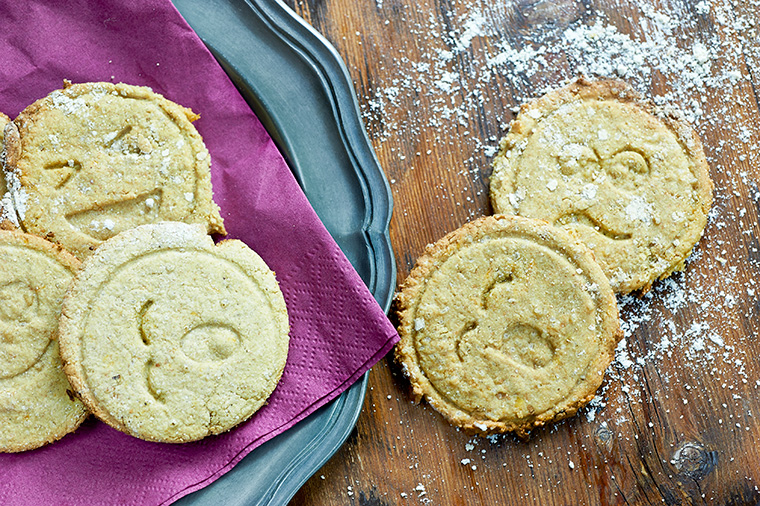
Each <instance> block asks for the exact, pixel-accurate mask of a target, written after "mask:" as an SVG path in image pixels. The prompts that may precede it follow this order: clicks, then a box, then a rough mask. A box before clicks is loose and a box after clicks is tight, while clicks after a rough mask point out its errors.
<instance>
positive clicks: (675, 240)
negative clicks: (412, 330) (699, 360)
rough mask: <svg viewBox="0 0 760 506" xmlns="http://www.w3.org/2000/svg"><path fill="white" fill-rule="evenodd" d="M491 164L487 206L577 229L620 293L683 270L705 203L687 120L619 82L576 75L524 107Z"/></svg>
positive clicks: (702, 163) (704, 173)
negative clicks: (572, 79)
mask: <svg viewBox="0 0 760 506" xmlns="http://www.w3.org/2000/svg"><path fill="white" fill-rule="evenodd" d="M493 166H494V170H493V174H492V175H491V188H490V196H491V203H492V205H493V208H494V211H495V212H496V213H506V214H517V215H520V216H525V217H528V218H538V219H542V220H545V221H548V222H549V223H552V224H554V225H556V226H558V227H562V228H566V229H572V230H574V231H575V232H577V233H578V234H580V236H581V237H582V238H583V241H584V242H585V243H586V244H587V245H588V246H589V247H590V248H591V249H592V250H593V251H594V254H595V256H596V259H597V261H598V262H599V264H600V265H601V266H602V269H603V270H604V272H605V274H607V276H608V278H609V279H610V283H611V284H612V287H613V289H615V291H616V292H620V293H627V292H630V291H632V290H638V289H648V288H649V287H650V286H651V284H652V283H653V282H654V281H656V280H657V279H661V278H664V277H666V276H668V275H670V274H671V273H672V272H674V271H676V270H680V269H682V268H683V266H684V262H685V260H686V258H687V257H688V256H689V254H690V253H691V250H692V249H693V247H694V245H695V244H696V243H697V242H698V241H699V239H700V237H701V235H702V232H703V230H704V228H705V224H706V223H707V214H708V211H709V208H710V205H711V202H712V182H711V180H710V177H709V168H708V166H707V162H706V160H705V155H704V151H703V148H702V144H701V142H700V141H699V138H698V137H697V135H696V134H695V133H694V131H693V130H692V128H691V127H690V126H689V125H688V124H687V123H686V122H685V121H683V120H681V119H679V118H678V117H677V116H676V115H674V114H672V113H671V114H667V113H665V112H663V110H659V109H656V108H655V107H654V106H652V105H651V104H649V103H647V102H645V101H644V100H642V99H641V98H640V97H639V95H638V94H637V93H636V92H635V91H634V90H633V89H632V88H630V87H629V86H628V85H627V84H625V83H623V82H619V81H596V82H590V81H586V80H584V79H580V80H578V81H576V82H574V83H572V84H570V85H569V86H567V87H564V88H561V89H559V90H555V91H552V92H549V93H547V94H546V95H544V96H543V97H541V98H539V99H537V100H534V101H532V102H530V103H528V104H526V105H524V106H523V107H522V108H521V110H520V113H519V114H518V116H517V118H516V119H515V121H514V122H513V123H512V125H511V127H510V131H509V133H508V134H507V136H506V137H504V138H503V139H502V140H501V143H500V149H499V153H498V154H497V156H496V158H495V159H494V164H493Z"/></svg>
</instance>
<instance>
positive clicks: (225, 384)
mask: <svg viewBox="0 0 760 506" xmlns="http://www.w3.org/2000/svg"><path fill="white" fill-rule="evenodd" d="M60 328H61V331H60V334H61V335H60V346H61V356H62V358H63V361H64V369H65V371H66V374H67V375H68V376H69V379H70V381H71V384H72V385H73V387H74V390H75V392H76V394H77V395H78V396H79V397H80V398H81V399H82V400H83V401H84V403H85V404H86V405H87V406H88V407H89V408H90V409H91V410H92V412H93V413H94V414H95V415H96V416H98V417H99V418H100V419H101V420H103V421H105V422H106V423H108V424H109V425H111V426H113V427H115V428H116V429H119V430H121V431H123V432H126V433H128V434H131V435H133V436H136V437H139V438H141V439H146V440H149V441H159V442H170V443H182V442H187V441H195V440H198V439H201V438H203V437H205V436H208V435H211V434H219V433H221V432H224V431H226V430H228V429H230V428H232V427H234V426H235V425H237V424H239V423H240V422H242V421H244V420H246V419H248V418H249V417H250V416H251V415H252V414H253V413H254V412H255V411H256V410H258V409H259V408H260V407H261V406H262V405H264V403H265V402H266V399H267V398H268V397H269V395H270V394H271V393H272V391H273V390H274V388H275V386H276V385H277V383H278V382H279V379H280V376H281V374H282V371H283V368H284V366H285V361H286V358H287V352H288V331H289V326H288V316H287V312H286V308H285V301H284V299H283V296H282V293H281V292H280V289H279V287H278V285H277V281H276V280H275V276H274V273H273V272H272V271H270V270H269V269H268V268H267V266H266V264H265V263H264V261H263V260H261V258H260V257H259V256H258V255H257V254H256V253H254V252H253V251H252V250H251V249H249V248H248V247H247V246H246V245H245V244H244V243H242V242H240V241H233V240H231V241H223V242H221V243H219V244H218V245H216V246H215V245H214V242H213V241H212V240H211V238H210V237H209V236H208V235H206V231H205V228H204V227H203V226H201V225H186V224H182V223H173V222H166V223H158V224H151V225H143V226H140V227H138V228H135V229H131V230H127V231H125V232H122V233H121V234H119V235H117V236H115V237H114V238H112V239H109V240H108V241H105V242H104V243H103V244H102V245H101V246H100V247H99V248H98V249H97V250H96V252H95V253H94V254H93V255H92V256H90V257H88V258H87V259H86V260H85V262H84V263H83V266H82V269H81V270H80V272H79V273H78V274H77V277H76V278H75V280H74V282H73V283H72V286H71V288H70V290H69V292H68V293H67V295H66V298H65V300H64V305H63V314H62V316H61V327H60Z"/></svg>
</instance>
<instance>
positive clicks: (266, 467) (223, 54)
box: [173, 0, 396, 506]
mask: <svg viewBox="0 0 760 506" xmlns="http://www.w3.org/2000/svg"><path fill="white" fill-rule="evenodd" d="M173 1H174V4H175V6H176V7H177V9H178V10H179V11H180V13H181V14H182V15H183V16H184V18H185V19H186V20H187V22H188V23H189V24H190V25H191V26H192V27H193V29H194V30H195V31H196V33H197V34H198V35H199V36H200V38H201V39H202V40H203V42H204V43H205V44H206V45H207V46H208V47H209V49H210V50H211V51H212V53H214V55H215V56H216V58H217V59H218V60H219V62H220V63H221V64H222V66H223V67H224V69H225V71H226V72H227V73H228V75H229V76H230V77H231V79H232V80H233V82H234V83H235V84H236V86H237V87H238V89H239V90H240V92H241V94H242V95H243V97H244V98H245V99H246V100H247V101H248V103H249V104H250V105H251V108H252V109H253V111H254V112H255V113H256V115H257V116H258V118H259V119H260V120H261V121H262V123H263V124H264V126H265V127H266V128H267V130H268V131H269V134H270V135H271V136H272V138H273V139H274V141H275V143H276V144H277V146H278V147H279V148H280V152H281V153H282V154H283V156H284V157H285V159H286V161H287V163H288V165H289V167H290V168H291V170H292V171H293V173H294V174H295V176H296V178H297V179H298V182H299V183H300V184H301V187H302V188H303V190H304V193H305V194H306V196H307V198H308V199H309V201H310V202H311V204H312V206H313V207H314V209H315V211H316V212H317V214H318V215H319V217H320V219H321V220H322V222H323V223H324V224H325V226H326V227H327V229H328V230H329V231H330V233H331V234H332V236H333V237H334V239H335V240H336V242H337V243H338V245H339V246H340V247H341V249H342V250H343V252H344V253H345V254H346V256H347V257H348V259H349V260H350V261H351V263H352V265H353V266H354V268H355V269H356V270H357V272H358V273H359V275H360V276H361V278H362V279H363V280H364V282H365V283H366V284H367V286H368V287H369V289H370V291H371V292H372V294H373V295H374V297H375V299H376V300H377V301H378V303H379V304H380V305H381V307H383V308H384V309H385V310H386V311H387V310H388V308H389V306H390V302H391V297H392V295H393V290H394V288H395V282H396V268H395V263H394V260H393V252H392V250H391V246H390V240H389V235H388V223H389V221H390V215H391V210H392V201H391V195H390V189H389V187H388V183H387V180H386V179H385V176H384V174H383V171H382V169H381V168H380V166H379V164H378V162H377V159H376V157H375V154H374V152H373V151H372V147H371V144H370V143H369V140H368V139H367V136H366V133H365V130H364V126H363V125H362V122H361V119H360V114H359V109H358V104H357V101H356V97H355V94H354V91H353V86H352V83H351V80H350V77H349V74H348V72H347V70H346V68H345V65H344V64H343V61H342V60H341V58H340V56H339V55H338V54H337V52H336V51H335V49H334V48H333V47H332V46H331V45H330V44H329V43H328V42H327V41H326V40H325V39H323V38H322V37H321V36H320V35H319V34H318V33H317V32H315V31H314V30H313V29H312V28H311V27H309V26H308V25H306V24H305V23H304V22H303V21H302V20H301V19H300V18H298V17H297V16H296V15H295V14H294V13H293V12H292V11H290V10H289V9H288V8H287V7H286V6H284V5H283V4H281V3H279V2H277V1H276V0H249V1H245V0H173ZM366 387H367V375H366V374H365V375H364V376H363V378H362V380H360V381H358V382H356V383H355V384H354V385H352V386H351V387H350V388H349V389H348V390H347V391H346V392H344V393H343V394H342V395H340V396H339V397H338V398H337V399H336V400H334V401H332V402H331V403H329V404H328V405H326V406H324V407H323V408H321V409H320V410H318V411H317V412H315V413H314V414H312V415H311V416H309V417H308V418H307V419H305V420H303V421H302V422H300V423H299V424H297V425H296V426H295V427H293V428H292V429H290V430H288V431H287V432H285V433H283V434H281V435H279V436H277V437H275V438H274V439H272V440H270V441H268V442H267V443H265V444H263V445H261V446H259V447H258V448H256V449H255V450H254V451H253V452H251V453H250V454H249V455H248V456H246V457H245V458H244V459H243V460H242V461H241V462H240V463H239V464H238V465H237V466H235V468H234V469H232V471H230V472H229V473H227V474H225V475H224V476H222V477H221V478H220V479H219V480H217V481H215V482H214V483H212V484H211V485H209V486H208V487H206V488H204V489H201V490H199V491H197V492H194V493H192V494H190V495H188V496H186V497H184V498H182V499H180V500H179V501H177V502H176V503H175V504H178V505H179V504H181V505H194V506H197V505H206V504H208V505H212V504H213V505H214V506H216V505H218V504H225V505H275V504H277V505H280V504H286V503H287V502H288V501H289V500H290V499H291V498H292V497H293V495H294V494H295V493H296V492H297V491H298V489H299V488H300V487H301V486H302V485H303V484H304V483H305V482H306V480H308V479H309V477H311V476H312V475H313V474H314V473H315V472H316V471H317V470H318V469H319V468H320V467H322V465H323V464H324V463H325V462H326V461H327V460H328V459H329V458H330V457H331V456H332V455H333V454H334V453H335V452H336V451H337V450H338V448H340V446H341V445H342V444H343V443H344V442H345V440H346V439H347V438H348V436H349V434H350V433H351V431H352V430H353V427H354V425H355V424H356V420H357V418H358V416H359V412H360V411H361V408H362V403H363V401H364V394H365V391H366Z"/></svg>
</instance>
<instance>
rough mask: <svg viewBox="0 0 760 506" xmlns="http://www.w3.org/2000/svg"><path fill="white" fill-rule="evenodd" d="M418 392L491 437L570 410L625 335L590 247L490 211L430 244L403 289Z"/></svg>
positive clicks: (402, 324) (584, 398)
mask: <svg viewBox="0 0 760 506" xmlns="http://www.w3.org/2000/svg"><path fill="white" fill-rule="evenodd" d="M396 304H397V310H398V315H399V334H400V336H401V340H400V342H399V343H398V345H397V346H396V350H395V355H396V358H397V360H398V361H399V363H400V364H401V365H402V368H403V370H404V372H405V373H406V375H407V376H408V377H409V379H410V381H411V384H412V387H413V392H414V396H415V398H416V399H417V400H418V401H419V400H420V399H421V398H423V397H424V398H425V399H426V400H427V401H428V402H429V403H430V405H432V406H433V407H434V408H435V409H436V410H437V411H439V412H440V413H441V414H443V416H444V417H445V418H446V419H447V420H448V421H449V422H451V423H452V424H453V425H456V426H459V427H462V428H464V429H466V430H468V431H473V432H480V433H483V434H488V433H496V432H508V431H515V432H517V433H518V434H520V435H522V436H525V435H527V433H528V432H529V431H530V430H531V429H532V428H535V427H538V426H541V425H544V424H545V423H547V422H551V421H554V420H559V419H561V418H564V417H567V416H570V415H572V414H574V413H575V412H576V411H577V410H578V408H579V407H581V406H583V405H584V404H585V403H587V402H588V401H589V400H590V399H591V398H592V397H593V396H594V392H595V391H596V389H597V388H598V387H599V386H600V384H601V382H602V378H603V375H604V371H605V369H606V368H607V366H608V365H609V364H610V362H611V360H612V358H613V355H614V350H615V347H616V345H617V342H618V341H619V339H620V337H621V331H620V324H619V320H618V309H617V302H616V299H615V295H614V293H613V292H612V289H611V288H610V285H609V283H608V281H607V278H606V277H605V275H604V273H603V272H602V270H601V269H600V268H599V265H598V264H597V263H596V262H595V261H594V258H593V255H592V253H591V251H590V250H589V249H588V248H587V247H586V246H585V245H584V244H583V243H582V242H580V241H579V240H578V239H577V238H575V237H573V236H572V235H571V234H569V233H567V232H565V231H563V230H561V229H559V228H556V227H553V226H551V225H549V224H547V223H545V222H542V221H539V220H532V219H527V218H522V217H517V216H505V215H497V216H487V217H483V218H479V219H477V220H475V221H473V222H471V223H468V224H466V225H464V226H462V227H461V228H459V229H457V230H455V231H454V232H451V233H449V234H448V235H446V236H445V237H444V238H443V239H441V240H440V241H438V242H437V243H435V244H433V245H431V246H428V248H427V249H426V251H425V253H424V254H423V255H422V256H421V257H420V258H419V259H418V260H417V264H416V265H415V267H414V269H413V270H412V272H411V273H410V274H409V277H408V278H407V279H406V281H405V282H404V284H403V285H402V287H401V291H400V292H399V293H398V294H397V296H396Z"/></svg>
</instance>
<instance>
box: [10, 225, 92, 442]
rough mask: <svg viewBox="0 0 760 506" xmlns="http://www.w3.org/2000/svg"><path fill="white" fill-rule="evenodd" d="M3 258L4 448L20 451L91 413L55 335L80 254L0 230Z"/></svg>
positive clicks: (57, 434)
mask: <svg viewBox="0 0 760 506" xmlns="http://www.w3.org/2000/svg"><path fill="white" fill-rule="evenodd" d="M0 265H2V266H3V268H2V269H0V414H1V415H2V416H0V452H20V451H24V450H32V449H34V448H38V447H40V446H43V445H45V444H47V443H50V442H52V441H55V440H57V439H60V438H61V437H63V436H64V435H66V434H68V433H69V432H71V431H73V430H74V429H76V428H77V427H78V426H79V424H81V423H82V421H83V420H84V419H85V417H86V416H87V411H86V409H85V407H84V405H83V404H82V403H81V402H79V401H78V400H75V399H74V398H73V395H72V394H71V391H70V390H71V386H70V385H69V382H68V380H67V379H66V375H65V374H64V373H63V367H62V364H61V359H60V355H59V354H58V344H57V342H56V338H57V332H58V318H59V316H60V314H61V304H62V302H63V297H64V293H65V292H66V288H67V287H68V285H69V283H70V281H71V279H72V278H73V277H74V271H75V270H76V269H77V267H78V265H79V261H78V260H77V259H76V258H74V257H73V256H72V255H70V254H68V253H67V252H65V251H62V250H61V248H60V247H59V246H56V245H55V244H53V243H50V242H48V241H46V240H44V239H42V238H40V237H36V236H33V235H28V234H24V233H22V232H18V231H6V230H0Z"/></svg>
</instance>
